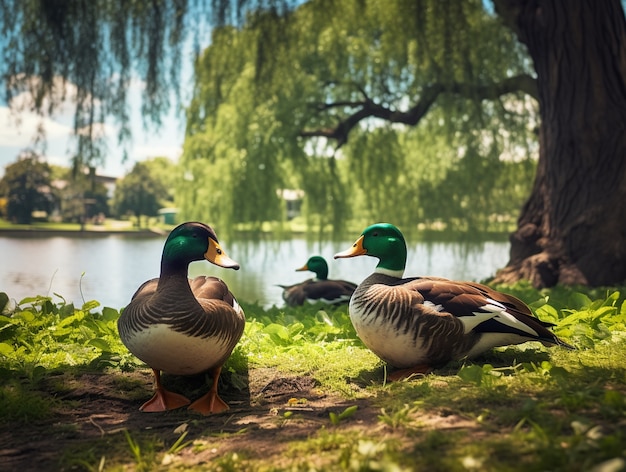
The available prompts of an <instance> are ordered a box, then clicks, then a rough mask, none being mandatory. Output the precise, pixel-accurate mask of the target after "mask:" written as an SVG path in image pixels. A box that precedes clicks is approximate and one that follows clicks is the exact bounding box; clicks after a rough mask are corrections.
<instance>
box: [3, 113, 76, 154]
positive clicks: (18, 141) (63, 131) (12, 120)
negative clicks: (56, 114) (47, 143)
mask: <svg viewBox="0 0 626 472" xmlns="http://www.w3.org/2000/svg"><path fill="white" fill-rule="evenodd" d="M39 129H42V130H43V131H44V133H45V136H46V138H48V139H54V138H58V137H66V136H68V135H69V134H71V133H72V128H71V127H69V126H67V125H64V124H62V123H59V122H57V121H55V120H53V119H50V118H47V117H44V116H40V115H38V114H36V113H32V112H21V113H19V114H14V113H13V112H11V110H10V109H9V108H8V107H0V146H12V147H13V146H22V147H27V146H29V145H31V144H32V143H33V140H34V139H35V138H36V137H37V132H38V130H39Z"/></svg>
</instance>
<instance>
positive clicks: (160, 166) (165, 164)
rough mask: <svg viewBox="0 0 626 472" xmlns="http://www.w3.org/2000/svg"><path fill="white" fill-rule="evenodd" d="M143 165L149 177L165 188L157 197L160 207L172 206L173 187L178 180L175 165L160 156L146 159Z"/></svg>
mask: <svg viewBox="0 0 626 472" xmlns="http://www.w3.org/2000/svg"><path fill="white" fill-rule="evenodd" d="M143 163H144V164H145V165H146V166H147V168H148V172H149V173H150V175H151V177H152V178H153V179H154V180H156V181H158V182H159V184H160V185H162V186H163V187H164V188H165V193H164V194H163V195H161V196H160V197H159V203H161V205H162V206H168V205H173V202H174V194H175V189H174V187H175V184H176V181H177V178H178V174H177V172H178V168H177V167H176V164H174V162H172V160H171V159H169V158H167V157H161V156H159V157H153V158H150V159H146V160H145V161H143Z"/></svg>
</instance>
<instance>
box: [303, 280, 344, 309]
mask: <svg viewBox="0 0 626 472" xmlns="http://www.w3.org/2000/svg"><path fill="white" fill-rule="evenodd" d="M355 290H356V285H355V284H353V283H351V282H346V281H345V280H317V281H315V282H313V283H310V284H307V285H306V286H305V287H303V291H304V293H305V297H306V300H307V301H308V302H310V303H315V302H318V301H319V302H323V303H329V304H339V303H347V302H348V301H349V300H350V297H351V296H352V294H353V293H354V291H355Z"/></svg>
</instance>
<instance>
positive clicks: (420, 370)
mask: <svg viewBox="0 0 626 472" xmlns="http://www.w3.org/2000/svg"><path fill="white" fill-rule="evenodd" d="M432 370H433V368H432V367H430V366H429V365H416V366H413V367H408V368H406V369H398V370H394V371H393V372H391V373H390V374H389V375H387V380H389V381H390V382H397V381H399V380H404V379H408V378H409V377H411V376H412V375H426V374H428V373H430V372H432Z"/></svg>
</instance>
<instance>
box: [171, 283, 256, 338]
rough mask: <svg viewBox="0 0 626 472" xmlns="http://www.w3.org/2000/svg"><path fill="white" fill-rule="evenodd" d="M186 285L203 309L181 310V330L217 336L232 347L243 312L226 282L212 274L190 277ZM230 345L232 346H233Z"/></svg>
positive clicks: (206, 335) (238, 333)
mask: <svg viewBox="0 0 626 472" xmlns="http://www.w3.org/2000/svg"><path fill="white" fill-rule="evenodd" d="M189 286H190V287H191V291H192V293H193V295H194V296H195V298H196V301H197V302H198V304H199V305H200V307H201V309H202V311H201V312H195V311H188V312H187V313H184V314H183V313H181V314H180V315H179V317H178V320H177V321H178V324H179V325H180V326H184V329H181V331H183V332H186V333H189V334H192V335H194V336H200V337H211V336H217V337H219V338H221V339H223V340H225V341H226V343H227V344H229V345H230V346H232V348H234V346H235V344H236V343H237V341H238V340H239V338H240V337H241V334H242V333H243V329H244V326H245V314H244V312H243V309H242V308H241V306H240V305H239V303H237V300H236V299H235V297H234V295H233V294H232V293H231V292H230V290H229V289H228V286H227V285H226V283H225V282H224V281H223V280H221V279H219V278H217V277H211V276H199V277H194V278H193V279H190V280H189ZM232 348H231V350H232Z"/></svg>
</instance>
